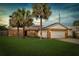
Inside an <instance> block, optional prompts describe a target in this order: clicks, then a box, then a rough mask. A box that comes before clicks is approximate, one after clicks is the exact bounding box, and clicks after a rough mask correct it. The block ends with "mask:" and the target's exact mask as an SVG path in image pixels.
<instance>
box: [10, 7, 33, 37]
mask: <svg viewBox="0 0 79 59" xmlns="http://www.w3.org/2000/svg"><path fill="white" fill-rule="evenodd" d="M10 17H11V19H10V25H11V26H13V27H16V26H17V31H18V32H17V35H18V36H19V27H23V37H25V36H24V33H25V26H27V27H28V26H31V25H32V21H33V20H32V18H31V13H30V11H29V10H27V11H26V10H25V9H24V8H22V9H18V10H17V11H16V12H13V13H12V16H10ZM13 21H14V22H13Z"/></svg>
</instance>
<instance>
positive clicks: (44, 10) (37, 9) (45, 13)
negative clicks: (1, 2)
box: [32, 3, 51, 39]
mask: <svg viewBox="0 0 79 59" xmlns="http://www.w3.org/2000/svg"><path fill="white" fill-rule="evenodd" d="M32 9H33V12H32V14H33V16H34V17H35V18H36V19H37V18H40V35H41V36H40V39H41V38H42V19H45V20H47V19H48V18H49V16H50V15H51V11H50V7H49V6H48V4H45V3H39V4H33V6H32Z"/></svg>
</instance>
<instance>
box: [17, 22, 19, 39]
mask: <svg viewBox="0 0 79 59" xmlns="http://www.w3.org/2000/svg"><path fill="white" fill-rule="evenodd" d="M17 25H18V26H17V36H18V38H19V21H18V22H17Z"/></svg>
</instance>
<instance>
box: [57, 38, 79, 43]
mask: <svg viewBox="0 0 79 59" xmlns="http://www.w3.org/2000/svg"><path fill="white" fill-rule="evenodd" d="M56 40H60V41H65V42H71V43H75V44H79V39H74V38H67V39H56Z"/></svg>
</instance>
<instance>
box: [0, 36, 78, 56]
mask: <svg viewBox="0 0 79 59" xmlns="http://www.w3.org/2000/svg"><path fill="white" fill-rule="evenodd" d="M0 55H3V56H48V55H49V56H63V55H64V56H70V55H71V56H72V55H79V45H77V44H72V43H67V42H62V41H57V40H54V39H53V40H50V39H49V40H47V39H42V40H40V39H39V38H25V39H22V38H20V39H18V38H15V37H0Z"/></svg>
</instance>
